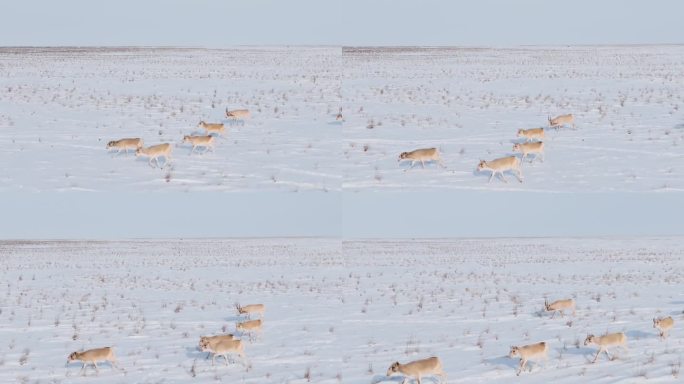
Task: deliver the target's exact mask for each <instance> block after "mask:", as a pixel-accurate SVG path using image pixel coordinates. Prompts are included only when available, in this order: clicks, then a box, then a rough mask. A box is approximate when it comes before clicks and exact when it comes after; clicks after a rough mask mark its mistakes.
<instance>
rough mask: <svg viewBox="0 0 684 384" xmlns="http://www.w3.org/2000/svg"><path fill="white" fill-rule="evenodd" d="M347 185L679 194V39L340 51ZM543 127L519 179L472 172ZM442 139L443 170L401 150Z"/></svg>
mask: <svg viewBox="0 0 684 384" xmlns="http://www.w3.org/2000/svg"><path fill="white" fill-rule="evenodd" d="M343 61H344V65H343V68H344V69H345V70H344V72H343V77H342V84H343V91H342V100H343V104H344V110H345V111H347V113H346V115H345V116H346V122H345V127H344V148H343V151H344V152H343V153H344V167H343V186H344V189H345V190H351V191H363V190H369V189H371V190H395V191H396V190H399V191H412V190H417V189H419V190H430V189H494V190H511V189H512V190H526V191H543V192H577V191H581V192H610V191H673V190H676V191H682V190H684V148H683V145H684V46H622V47H611V46H585V47H565V46H564V47H519V48H500V49H495V48H430V47H417V48H351V47H350V48H345V49H344V53H343ZM565 113H572V114H574V115H575V118H576V121H577V124H576V130H572V129H570V128H563V129H560V130H559V131H558V132H556V131H555V130H547V131H546V138H545V140H544V145H545V152H546V159H545V162H544V163H541V162H535V163H534V164H524V165H523V169H522V172H523V175H524V177H525V182H524V183H523V184H519V183H518V182H517V181H515V178H514V177H511V176H509V177H508V179H509V181H512V182H509V183H508V184H505V183H503V182H501V181H496V182H495V181H492V183H491V184H487V177H488V176H489V175H488V173H487V174H485V173H481V174H478V173H477V172H475V168H476V166H477V164H478V161H479V160H480V159H483V160H492V159H495V158H498V157H502V156H506V155H509V154H513V152H512V147H513V144H514V143H515V142H517V138H516V133H517V131H518V129H521V128H523V129H528V128H538V127H544V126H547V125H548V121H547V119H548V117H549V116H551V117H554V116H557V115H561V114H565ZM426 147H437V148H439V149H440V150H441V152H442V155H443V159H444V163H445V165H446V167H447V169H441V168H439V167H436V166H435V165H431V166H429V167H428V168H429V169H425V170H422V169H420V165H418V167H417V168H416V169H413V170H411V171H410V172H406V173H404V172H403V170H404V169H406V168H407V167H408V164H404V165H403V166H398V165H397V157H398V155H399V153H401V152H404V151H411V150H414V149H417V148H426Z"/></svg>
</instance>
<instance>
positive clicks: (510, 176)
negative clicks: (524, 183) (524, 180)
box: [473, 168, 520, 185]
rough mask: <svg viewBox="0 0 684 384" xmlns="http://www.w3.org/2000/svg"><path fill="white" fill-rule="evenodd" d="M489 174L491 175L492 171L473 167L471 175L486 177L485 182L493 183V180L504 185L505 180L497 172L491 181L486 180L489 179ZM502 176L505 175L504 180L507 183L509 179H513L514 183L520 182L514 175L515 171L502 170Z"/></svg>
mask: <svg viewBox="0 0 684 384" xmlns="http://www.w3.org/2000/svg"><path fill="white" fill-rule="evenodd" d="M491 175H492V173H491V172H489V171H478V170H477V168H475V169H474V170H473V176H475V177H479V178H483V179H486V180H485V184H494V183H495V182H498V183H500V184H504V185H506V182H505V181H504V180H503V179H502V178H501V175H500V174H498V173H497V175H496V176H494V178H493V179H492V182H491V183H488V182H487V180H489V177H490V176H491ZM504 176H505V177H506V180H508V182H509V183H511V181H515V183H516V184H520V182H519V181H518V179H517V178H516V177H515V172H513V171H506V172H504Z"/></svg>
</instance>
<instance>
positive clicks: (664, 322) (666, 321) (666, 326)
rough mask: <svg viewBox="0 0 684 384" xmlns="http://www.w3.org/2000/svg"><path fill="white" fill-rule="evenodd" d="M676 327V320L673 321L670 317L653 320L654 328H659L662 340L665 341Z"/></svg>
mask: <svg viewBox="0 0 684 384" xmlns="http://www.w3.org/2000/svg"><path fill="white" fill-rule="evenodd" d="M673 326H674V320H673V319H672V316H668V317H663V318H660V317H658V318H654V319H653V328H657V329H658V330H659V331H660V338H661V339H665V338H667V333H668V332H669V331H670V329H672V327H673Z"/></svg>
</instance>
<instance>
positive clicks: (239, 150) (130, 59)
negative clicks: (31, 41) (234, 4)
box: [0, 47, 341, 191]
mask: <svg viewBox="0 0 684 384" xmlns="http://www.w3.org/2000/svg"><path fill="white" fill-rule="evenodd" d="M340 64H341V61H340V48H317V47H311V48H286V47H272V48H269V47H263V48H249V47H242V48H234V49H225V50H207V49H183V48H173V49H163V48H0V164H2V165H3V166H2V168H1V169H0V191H2V190H19V191H71V190H89V191H90V190H94V191H102V190H105V191H159V190H176V191H206V190H211V191H253V190H277V191H297V190H339V189H340V186H341V171H340V169H339V165H338V164H339V161H338V160H339V158H340V157H341V150H340V149H341V147H340V142H341V124H340V123H338V122H336V121H335V115H336V114H337V111H338V108H339V106H340V82H339V78H340V76H341V74H340ZM226 108H230V109H239V108H248V109H249V110H250V111H251V112H252V118H251V119H249V120H247V121H245V122H244V125H242V124H239V123H236V124H229V123H230V121H228V120H226V119H225V112H224V111H225V109H226ZM200 120H204V121H207V122H221V121H225V122H226V124H229V126H228V127H227V128H228V132H227V134H226V135H225V136H224V138H223V139H219V140H217V141H218V142H217V144H216V148H215V151H214V152H213V153H211V152H208V153H206V154H203V155H201V154H194V155H192V156H189V153H190V146H189V145H187V144H186V145H181V144H180V143H181V141H182V139H183V136H184V135H190V134H192V133H198V134H199V133H203V132H204V131H203V130H200V129H198V128H197V125H198V123H199V121H200ZM125 137H140V138H142V139H143V141H144V143H145V145H146V146H149V145H153V144H159V143H164V142H167V143H172V144H174V145H176V144H178V145H179V146H178V147H174V149H173V160H172V162H171V163H170V164H169V166H168V167H165V168H164V169H161V170H160V169H159V168H157V169H154V168H152V167H149V166H148V164H147V159H143V158H138V159H136V158H135V156H134V155H133V154H129V155H123V154H122V155H118V156H113V154H108V153H107V151H106V150H105V146H106V145H107V143H108V142H109V141H110V140H117V139H120V138H125Z"/></svg>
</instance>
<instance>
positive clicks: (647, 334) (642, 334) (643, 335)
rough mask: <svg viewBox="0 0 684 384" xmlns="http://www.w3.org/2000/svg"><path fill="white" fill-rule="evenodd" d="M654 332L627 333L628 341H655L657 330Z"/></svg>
mask: <svg viewBox="0 0 684 384" xmlns="http://www.w3.org/2000/svg"><path fill="white" fill-rule="evenodd" d="M653 331H654V332H644V331H637V330H634V331H627V332H625V335H626V336H627V340H628V341H629V340H630V339H631V340H638V339H653V338H657V337H658V334H657V330H655V329H654V330H653Z"/></svg>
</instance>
